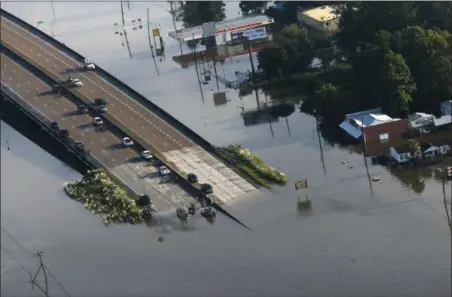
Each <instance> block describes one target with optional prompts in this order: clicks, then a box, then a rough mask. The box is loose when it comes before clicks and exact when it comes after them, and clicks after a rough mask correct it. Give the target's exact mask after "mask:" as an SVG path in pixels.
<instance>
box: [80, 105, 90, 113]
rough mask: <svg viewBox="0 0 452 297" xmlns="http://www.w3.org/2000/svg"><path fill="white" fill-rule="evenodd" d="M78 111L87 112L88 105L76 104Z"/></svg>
mask: <svg viewBox="0 0 452 297" xmlns="http://www.w3.org/2000/svg"><path fill="white" fill-rule="evenodd" d="M78 112H79V113H87V112H88V106H86V105H85V104H79V105H78Z"/></svg>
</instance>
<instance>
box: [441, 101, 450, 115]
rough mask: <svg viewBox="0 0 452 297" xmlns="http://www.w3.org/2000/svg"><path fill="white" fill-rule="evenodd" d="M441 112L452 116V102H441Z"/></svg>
mask: <svg viewBox="0 0 452 297" xmlns="http://www.w3.org/2000/svg"><path fill="white" fill-rule="evenodd" d="M441 112H442V113H443V115H452V100H446V101H443V102H441Z"/></svg>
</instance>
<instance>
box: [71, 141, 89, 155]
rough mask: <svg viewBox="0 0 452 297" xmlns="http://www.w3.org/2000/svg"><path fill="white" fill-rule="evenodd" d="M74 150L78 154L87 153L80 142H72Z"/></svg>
mask: <svg viewBox="0 0 452 297" xmlns="http://www.w3.org/2000/svg"><path fill="white" fill-rule="evenodd" d="M74 148H75V150H76V151H78V152H81V153H88V150H87V149H86V148H85V145H84V144H83V143H82V142H81V141H74Z"/></svg>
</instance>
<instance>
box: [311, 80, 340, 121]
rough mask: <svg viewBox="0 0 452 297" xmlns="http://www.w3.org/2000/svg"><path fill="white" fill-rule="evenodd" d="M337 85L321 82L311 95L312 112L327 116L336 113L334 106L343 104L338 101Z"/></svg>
mask: <svg viewBox="0 0 452 297" xmlns="http://www.w3.org/2000/svg"><path fill="white" fill-rule="evenodd" d="M340 101H341V100H340V93H339V87H337V86H335V85H333V84H331V83H325V84H322V85H321V86H320V87H319V88H318V89H317V91H316V92H315V94H314V97H313V113H317V114H320V115H323V116H328V115H330V114H331V113H336V112H337V110H336V107H338V106H339V105H341V104H343V102H340Z"/></svg>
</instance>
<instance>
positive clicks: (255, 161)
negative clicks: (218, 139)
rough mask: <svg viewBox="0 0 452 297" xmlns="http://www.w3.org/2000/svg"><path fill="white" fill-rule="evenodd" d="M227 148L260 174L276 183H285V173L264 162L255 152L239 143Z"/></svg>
mask: <svg viewBox="0 0 452 297" xmlns="http://www.w3.org/2000/svg"><path fill="white" fill-rule="evenodd" d="M228 150H229V151H230V152H232V153H233V154H234V155H235V156H236V157H237V158H238V159H239V161H241V162H243V163H245V164H247V165H248V166H250V167H251V168H252V169H254V170H255V171H256V172H258V173H259V174H260V175H261V176H263V177H265V178H266V179H268V180H270V181H273V182H275V183H278V184H286V183H287V175H286V174H285V173H283V172H280V171H278V170H277V169H275V168H273V167H271V166H269V165H267V164H265V163H264V162H263V161H262V160H261V159H260V158H259V157H258V156H257V155H256V154H255V153H253V152H251V151H249V150H248V149H246V148H243V147H241V146H239V145H230V146H228Z"/></svg>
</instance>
